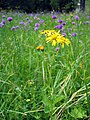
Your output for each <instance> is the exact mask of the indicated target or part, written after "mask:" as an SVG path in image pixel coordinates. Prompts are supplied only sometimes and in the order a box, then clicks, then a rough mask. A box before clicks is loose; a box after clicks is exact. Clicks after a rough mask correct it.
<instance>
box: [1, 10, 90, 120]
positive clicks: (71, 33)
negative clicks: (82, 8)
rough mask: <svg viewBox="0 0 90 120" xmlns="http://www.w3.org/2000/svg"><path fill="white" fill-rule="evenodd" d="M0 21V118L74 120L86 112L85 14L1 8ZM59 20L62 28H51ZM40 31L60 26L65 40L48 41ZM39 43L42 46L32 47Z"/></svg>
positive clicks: (89, 103) (89, 20) (88, 54)
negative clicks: (24, 11) (63, 42)
mask: <svg viewBox="0 0 90 120" xmlns="http://www.w3.org/2000/svg"><path fill="white" fill-rule="evenodd" d="M53 15H56V16H57V18H56V19H53V18H52V16H53ZM76 15H77V16H78V17H79V18H78V20H76V18H75V17H76ZM8 17H12V21H11V22H8V20H7V18H8ZM2 20H5V24H3V25H2V26H1V27H0V119H1V120H59V119H60V120H76V119H85V118H87V117H88V116H90V16H89V14H88V13H84V14H83V13H70V14H65V13H63V14H61V13H45V14H44V13H40V14H25V13H14V12H11V13H5V12H2V13H0V21H1V24H2ZM58 20H62V22H61V23H59V22H58ZM36 23H38V25H36ZM61 24H63V28H61V29H58V28H57V27H55V26H58V25H61ZM35 25H36V27H35ZM44 30H56V31H58V30H60V34H62V35H63V34H64V35H66V36H65V37H66V38H68V39H69V40H70V42H71V43H70V45H69V46H67V45H64V48H62V46H61V45H60V44H57V45H56V46H52V44H51V43H50V42H48V43H47V41H46V37H45V36H44V35H41V34H40V31H44ZM39 45H42V46H43V47H44V50H37V49H36V48H37V46H39Z"/></svg>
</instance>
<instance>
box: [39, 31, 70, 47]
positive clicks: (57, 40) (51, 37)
mask: <svg viewBox="0 0 90 120" xmlns="http://www.w3.org/2000/svg"><path fill="white" fill-rule="evenodd" d="M41 34H45V35H46V41H47V42H51V43H52V46H56V45H57V44H61V46H62V48H64V44H66V45H69V44H70V41H69V39H67V38H65V37H64V36H63V35H61V34H60V31H58V32H56V31H55V30H44V31H43V32H41Z"/></svg>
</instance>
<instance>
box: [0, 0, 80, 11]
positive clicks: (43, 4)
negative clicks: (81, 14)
mask: <svg viewBox="0 0 90 120" xmlns="http://www.w3.org/2000/svg"><path fill="white" fill-rule="evenodd" d="M77 1H78V0H0V8H1V9H8V10H11V9H12V10H21V11H24V12H32V11H33V12H37V11H44V10H47V11H51V10H57V11H62V10H65V11H67V12H68V11H73V10H75V8H76V5H77Z"/></svg>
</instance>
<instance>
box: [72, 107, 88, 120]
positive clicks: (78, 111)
mask: <svg viewBox="0 0 90 120" xmlns="http://www.w3.org/2000/svg"><path fill="white" fill-rule="evenodd" d="M71 115H72V116H73V117H74V118H75V119H76V118H84V117H86V111H85V110H84V109H83V108H82V107H78V108H77V107H75V108H74V109H73V110H72V111H71Z"/></svg>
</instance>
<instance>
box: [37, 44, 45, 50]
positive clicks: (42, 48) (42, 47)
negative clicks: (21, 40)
mask: <svg viewBox="0 0 90 120" xmlns="http://www.w3.org/2000/svg"><path fill="white" fill-rule="evenodd" d="M36 50H41V51H43V50H44V46H42V45H39V46H37V47H36Z"/></svg>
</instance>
